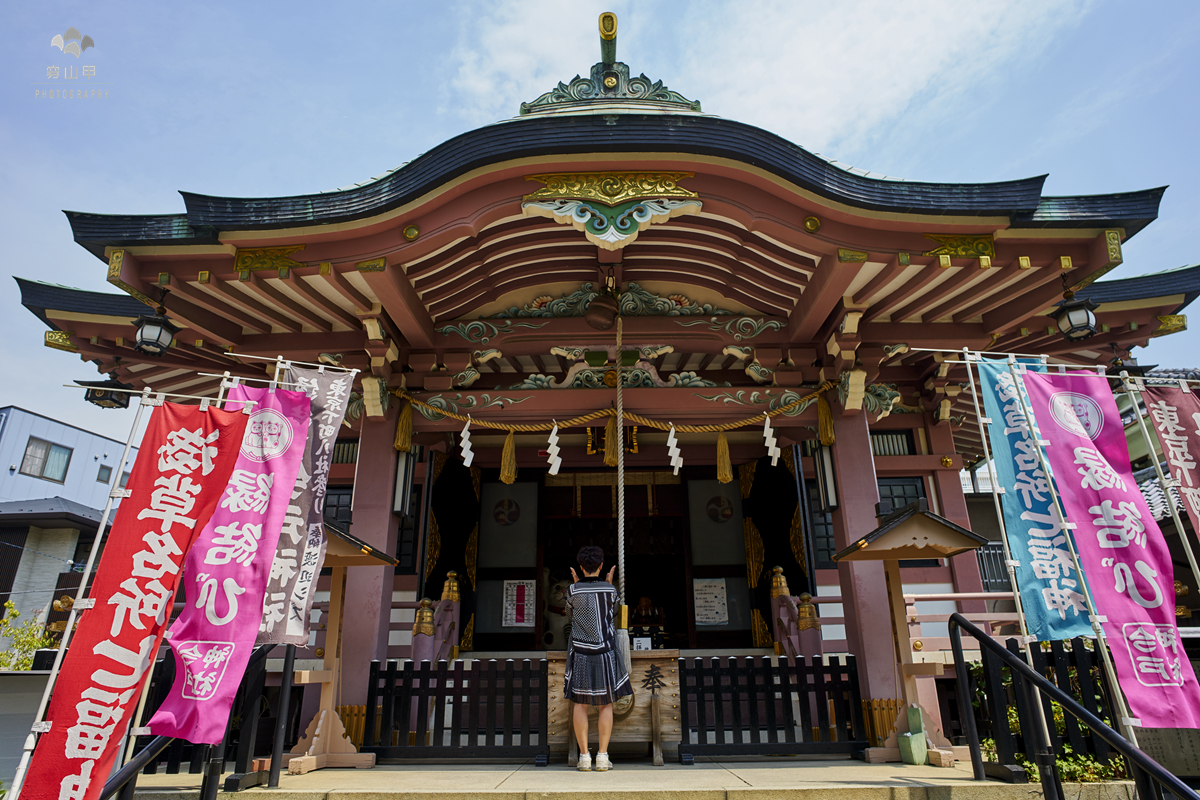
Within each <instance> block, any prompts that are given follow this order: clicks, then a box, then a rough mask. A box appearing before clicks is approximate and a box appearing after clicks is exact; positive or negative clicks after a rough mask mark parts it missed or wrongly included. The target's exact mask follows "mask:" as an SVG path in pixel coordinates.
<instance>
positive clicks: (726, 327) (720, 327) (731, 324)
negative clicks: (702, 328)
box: [679, 317, 783, 342]
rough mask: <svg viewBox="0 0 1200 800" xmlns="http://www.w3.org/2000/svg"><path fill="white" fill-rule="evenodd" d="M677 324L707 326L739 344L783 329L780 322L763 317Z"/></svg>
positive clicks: (713, 318)
mask: <svg viewBox="0 0 1200 800" xmlns="http://www.w3.org/2000/svg"><path fill="white" fill-rule="evenodd" d="M679 324H680V325H682V326H683V327H685V328H691V327H693V326H695V325H707V326H708V330H710V331H723V332H725V333H727V334H729V335H730V336H732V337H733V338H734V339H735V340H736V341H739V342H740V341H743V340H745V339H753V338H754V337H756V336H760V335H761V334H763V333H764V332H766V331H777V330H779V329H780V328H782V327H783V322H782V321H781V320H777V319H767V318H764V317H738V318H737V319H734V320H730V321H728V322H725V321H723V320H720V319H718V318H717V317H712V318H711V319H708V320H697V321H695V322H683V321H680V323H679Z"/></svg>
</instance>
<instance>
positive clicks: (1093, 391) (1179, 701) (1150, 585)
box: [1024, 372, 1200, 728]
mask: <svg viewBox="0 0 1200 800" xmlns="http://www.w3.org/2000/svg"><path fill="white" fill-rule="evenodd" d="M1024 381H1025V388H1026V389H1027V390H1028V391H1029V401H1030V404H1031V406H1032V410H1033V416H1034V418H1035V419H1036V420H1037V422H1038V429H1039V430H1040V431H1041V434H1042V436H1044V437H1045V439H1046V442H1047V444H1046V455H1047V458H1048V459H1049V461H1050V467H1051V469H1052V470H1053V471H1054V480H1055V482H1056V483H1057V484H1058V489H1059V494H1060V496H1061V497H1062V502H1063V507H1064V509H1065V511H1066V514H1067V520H1068V521H1069V522H1070V523H1073V524H1074V526H1075V529H1074V539H1075V546H1076V548H1077V549H1078V551H1079V559H1080V563H1081V565H1082V567H1083V571H1084V574H1085V575H1087V582H1088V587H1089V588H1090V589H1091V591H1092V597H1093V599H1094V600H1095V603H1096V607H1097V609H1096V610H1097V612H1098V613H1099V614H1100V615H1101V616H1102V617H1104V618H1105V621H1104V623H1103V626H1104V634H1105V637H1106V638H1107V640H1108V644H1109V647H1110V648H1111V649H1112V653H1113V661H1114V662H1115V664H1116V668H1117V677H1118V679H1119V680H1120V683H1121V690H1122V691H1123V692H1124V693H1125V696H1126V698H1127V699H1128V700H1129V707H1130V709H1131V710H1132V712H1133V715H1134V716H1135V717H1136V718H1137V719H1138V720H1139V722H1138V723H1136V724H1138V725H1139V726H1141V727H1145V728H1197V727H1200V687H1198V686H1197V685H1196V675H1195V673H1194V672H1193V671H1192V665H1191V662H1190V661H1188V658H1187V656H1186V654H1185V653H1184V651H1183V646H1182V644H1181V643H1180V641H1179V628H1178V627H1177V626H1176V624H1175V570H1174V567H1173V566H1172V564H1171V554H1170V552H1169V551H1168V550H1167V543H1166V540H1165V539H1163V535H1162V531H1160V530H1159V528H1158V525H1157V523H1155V521H1154V516H1153V515H1152V514H1151V513H1150V509H1149V507H1148V506H1147V505H1146V499H1145V498H1144V497H1143V496H1142V493H1141V491H1140V490H1139V489H1138V485H1137V483H1135V482H1134V480H1133V470H1132V469H1131V468H1130V465H1129V447H1128V445H1127V444H1126V442H1125V428H1124V426H1123V425H1122V424H1121V415H1120V413H1119V412H1118V411H1117V404H1116V403H1115V402H1114V401H1113V397H1112V391H1111V390H1110V389H1109V385H1108V379H1107V378H1105V377H1103V376H1100V375H1094V374H1091V373H1071V374H1065V375H1062V374H1059V375H1054V374H1038V373H1033V372H1027V373H1025V376H1024Z"/></svg>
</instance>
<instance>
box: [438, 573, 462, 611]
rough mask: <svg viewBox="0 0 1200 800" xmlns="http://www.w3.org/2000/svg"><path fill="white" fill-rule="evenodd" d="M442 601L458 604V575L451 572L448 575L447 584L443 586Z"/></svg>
mask: <svg viewBox="0 0 1200 800" xmlns="http://www.w3.org/2000/svg"><path fill="white" fill-rule="evenodd" d="M442 599H443V600H449V601H451V602H454V603H457V602H458V601H459V595H458V573H457V572H455V571H454V570H450V571H449V572H447V573H446V582H445V583H443V584H442Z"/></svg>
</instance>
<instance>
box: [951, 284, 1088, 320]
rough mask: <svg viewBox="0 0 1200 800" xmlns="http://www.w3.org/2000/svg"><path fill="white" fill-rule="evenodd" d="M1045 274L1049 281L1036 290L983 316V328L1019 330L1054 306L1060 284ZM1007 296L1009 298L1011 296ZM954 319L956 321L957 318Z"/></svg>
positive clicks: (1057, 298) (1059, 292)
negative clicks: (1030, 319) (1035, 316)
mask: <svg viewBox="0 0 1200 800" xmlns="http://www.w3.org/2000/svg"><path fill="white" fill-rule="evenodd" d="M1046 272H1047V273H1048V274H1050V275H1051V277H1050V279H1049V280H1047V281H1045V282H1044V283H1043V284H1042V285H1041V286H1039V287H1038V288H1037V289H1034V290H1033V291H1030V292H1025V293H1024V294H1022V295H1020V296H1019V297H1016V298H1014V299H1012V300H1010V301H1009V302H1007V303H1005V304H1004V305H1002V306H1000V307H999V308H996V309H993V310H992V311H989V312H988V313H986V314H984V315H983V327H985V328H986V329H987V330H988V331H989V332H991V333H1004V332H1006V331H1010V330H1013V329H1014V328H1019V327H1021V325H1022V324H1024V321H1025V320H1026V319H1028V318H1029V317H1031V316H1033V315H1034V314H1036V313H1037V312H1038V311H1041V310H1042V309H1044V308H1047V307H1049V306H1052V305H1054V303H1055V301H1057V300H1061V299H1062V294H1063V289H1062V284H1061V283H1060V282H1059V281H1055V280H1054V278H1057V277H1058V275H1054V274H1053V272H1052V271H1051V270H1046ZM1067 282H1068V283H1070V282H1071V278H1070V277H1068V278H1067ZM1009 296H1010V297H1011V295H1009ZM955 319H956V320H957V317H955ZM1049 319H1050V318H1049V317H1047V318H1046V320H1047V322H1049Z"/></svg>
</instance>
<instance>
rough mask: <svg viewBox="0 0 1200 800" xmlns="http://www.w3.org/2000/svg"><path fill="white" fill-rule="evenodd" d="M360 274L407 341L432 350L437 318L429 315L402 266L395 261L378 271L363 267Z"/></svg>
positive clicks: (420, 347)
mask: <svg viewBox="0 0 1200 800" xmlns="http://www.w3.org/2000/svg"><path fill="white" fill-rule="evenodd" d="M360 274H361V275H362V276H363V278H364V279H366V281H367V285H368V286H370V287H371V291H372V292H374V293H375V296H376V297H378V298H379V302H380V303H381V304H382V305H383V308H384V309H385V310H386V311H387V312H388V315H389V316H390V317H391V318H392V320H393V321H394V322H395V323H396V325H397V326H398V327H399V328H400V333H401V334H402V335H403V336H404V339H405V341H406V342H407V343H408V344H409V345H411V346H412V347H414V348H416V349H419V350H425V349H431V348H432V347H433V318H432V317H430V316H429V311H428V310H426V308H425V304H424V303H422V302H421V298H420V297H418V296H417V292H416V290H414V289H413V287H412V284H411V283H409V280H408V276H407V275H405V274H404V270H403V269H402V268H401V266H400V265H399V264H392V265H390V266H387V267H386V268H385V269H383V270H380V271H378V272H375V271H366V270H363V271H361V272H360Z"/></svg>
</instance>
